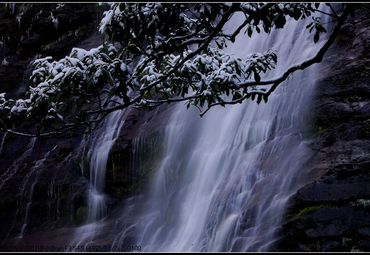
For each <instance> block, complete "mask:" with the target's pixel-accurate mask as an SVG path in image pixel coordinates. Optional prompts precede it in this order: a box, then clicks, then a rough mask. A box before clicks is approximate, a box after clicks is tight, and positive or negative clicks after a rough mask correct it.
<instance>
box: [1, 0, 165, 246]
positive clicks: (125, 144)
mask: <svg viewBox="0 0 370 255" xmlns="http://www.w3.org/2000/svg"><path fill="white" fill-rule="evenodd" d="M103 10H104V6H102V7H99V6H98V5H97V4H24V5H23V4H15V5H13V4H8V5H5V4H1V5H0V32H1V34H2V35H3V36H2V41H1V42H2V44H1V47H2V48H1V51H0V62H1V61H2V64H1V65H0V92H6V93H7V94H8V95H10V96H12V97H15V98H17V97H20V96H21V95H22V94H23V93H25V91H26V89H27V86H28V78H29V76H30V71H31V68H30V64H31V62H32V61H33V59H35V58H36V57H42V56H49V55H51V56H53V57H54V58H56V59H58V58H60V57H62V56H64V55H66V54H68V53H69V52H70V50H71V49H72V48H73V47H81V48H85V49H90V48H92V47H96V46H98V45H100V44H101V42H102V37H101V35H100V34H99V33H98V30H97V26H98V22H99V21H100V19H101V15H102V11H103ZM52 17H53V18H52ZM56 20H57V21H58V22H56ZM167 115H168V110H166V109H165V108H158V109H157V110H154V111H151V112H148V111H143V110H130V112H129V114H128V117H127V119H126V121H125V123H124V124H123V126H122V131H121V134H120V137H119V138H118V141H117V143H116V145H115V146H114V147H113V148H112V151H111V155H110V158H109V161H108V169H107V185H106V193H107V194H108V195H109V196H110V197H111V199H109V201H111V207H112V208H113V207H114V205H115V204H116V203H117V202H118V201H119V200H120V199H123V198H124V197H126V196H129V195H131V194H133V193H134V192H136V191H137V190H138V188H139V187H140V186H141V185H139V184H140V183H143V182H145V180H146V179H147V176H148V173H150V171H151V170H153V167H154V166H155V159H157V158H159V157H158V156H157V155H158V154H159V153H160V151H161V134H162V131H161V128H162V127H163V124H164V123H166V117H167ZM82 138H83V136H82V134H81V133H75V134H73V135H72V136H69V137H54V138H37V139H36V138H27V137H19V136H15V135H11V134H4V133H2V134H0V145H1V146H0V147H1V148H2V149H0V176H1V178H0V192H1V199H0V225H1V226H2V227H1V228H0V240H1V239H9V238H13V237H16V236H19V235H20V234H21V233H22V234H24V236H27V235H28V234H30V233H34V232H39V231H49V230H52V229H57V228H61V227H63V228H66V227H75V226H79V225H81V224H82V223H84V221H85V218H86V203H87V201H86V190H87V188H88V182H89V172H88V171H86V172H84V171H83V169H82V164H83V163H84V157H83V156H84V155H81V142H82ZM134 151H135V153H133V152H134ZM133 164H135V166H134V165H133ZM138 166H139V167H138ZM134 167H135V169H140V171H136V170H135V171H133V169H134ZM22 229H23V230H22ZM67 233H68V234H66V236H67V237H68V235H70V234H71V233H70V232H68V231H67ZM31 236H32V235H31ZM36 236H37V235H36Z"/></svg>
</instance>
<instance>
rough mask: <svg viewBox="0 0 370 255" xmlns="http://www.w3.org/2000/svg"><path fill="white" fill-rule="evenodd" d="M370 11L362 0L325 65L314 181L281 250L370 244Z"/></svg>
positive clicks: (295, 209)
mask: <svg viewBox="0 0 370 255" xmlns="http://www.w3.org/2000/svg"><path fill="white" fill-rule="evenodd" d="M359 6H360V5H358V7H359ZM369 14H370V6H369V5H368V4H363V5H362V7H361V8H359V9H358V10H357V11H356V14H355V16H354V17H353V18H351V19H350V20H349V21H348V22H347V23H346V25H345V26H344V27H343V29H342V32H341V34H340V36H339V38H338V39H337V41H336V43H335V45H334V47H333V48H332V49H331V50H330V52H329V53H328V55H327V56H326V58H325V59H324V61H323V64H322V65H321V66H322V70H321V72H320V74H319V75H320V79H319V80H318V86H317V92H316V93H317V95H316V97H315V100H314V102H313V108H314V109H313V110H314V112H315V124H314V126H315V130H314V131H313V134H312V135H313V143H312V148H313V150H314V151H315V152H316V155H315V157H314V160H313V162H312V165H311V166H310V167H311V172H310V174H311V181H309V182H308V183H307V184H306V185H305V186H304V187H303V188H301V189H300V190H299V191H298V192H297V194H296V195H294V197H293V198H292V199H291V206H290V208H289V209H288V211H287V213H286V217H285V224H284V226H283V228H282V230H281V235H282V240H281V243H280V244H279V245H278V249H279V250H289V251H369V250H370V68H369V66H370V18H369V17H370V16H369Z"/></svg>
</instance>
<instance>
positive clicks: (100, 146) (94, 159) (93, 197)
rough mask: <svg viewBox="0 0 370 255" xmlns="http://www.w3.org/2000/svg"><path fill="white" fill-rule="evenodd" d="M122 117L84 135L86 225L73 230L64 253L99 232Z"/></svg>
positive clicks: (120, 114)
mask: <svg viewBox="0 0 370 255" xmlns="http://www.w3.org/2000/svg"><path fill="white" fill-rule="evenodd" d="M125 113H126V111H124V110H119V111H115V112H112V113H110V114H109V115H108V116H107V117H106V119H105V120H104V121H103V123H102V125H101V126H100V128H98V129H96V130H95V131H94V132H93V133H92V134H90V135H87V136H86V137H85V138H84V139H83V141H82V143H81V145H82V150H81V151H82V154H84V155H85V160H86V161H87V162H86V163H87V166H88V168H89V171H90V172H89V178H90V182H89V188H88V194H87V222H86V223H87V224H85V225H83V226H81V227H80V228H77V229H76V231H75V233H74V236H73V237H72V240H71V243H70V245H69V246H68V248H67V249H66V250H68V251H76V247H78V246H80V244H86V243H89V242H90V240H92V239H94V237H95V235H96V234H97V233H99V231H100V225H99V221H100V220H102V219H103V218H104V217H105V216H106V214H107V205H106V195H105V193H104V185H105V173H106V167H107V162H108V157H109V153H110V150H111V149H112V147H113V145H114V142H115V141H116V139H117V138H118V136H119V133H120V131H121V128H122V125H123V123H124V122H125V116H126V115H125ZM83 165H85V164H83Z"/></svg>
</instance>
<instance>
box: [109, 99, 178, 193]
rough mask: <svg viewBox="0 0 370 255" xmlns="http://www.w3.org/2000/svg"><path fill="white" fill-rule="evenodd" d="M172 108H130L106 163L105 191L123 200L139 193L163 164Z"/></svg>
mask: <svg viewBox="0 0 370 255" xmlns="http://www.w3.org/2000/svg"><path fill="white" fill-rule="evenodd" d="M171 109H172V108H171V107H168V106H166V105H164V106H161V107H159V108H156V109H154V110H152V111H145V110H138V109H130V114H129V115H128V117H127V118H126V120H125V122H124V124H123V126H122V128H121V133H120V136H119V137H118V139H117V141H116V143H115V144H114V146H113V148H112V150H111V153H110V156H109V159H108V164H107V174H106V185H105V192H106V193H107V194H109V195H110V196H111V197H112V198H115V199H122V198H125V197H128V196H131V195H133V194H136V193H138V192H139V191H140V190H141V189H142V188H143V187H145V186H146V185H145V183H146V182H147V181H148V180H149V179H150V177H151V176H152V173H153V172H154V170H156V169H157V167H158V166H159V163H160V159H161V158H162V157H161V153H162V152H163V149H164V148H163V146H164V140H163V139H164V128H165V126H166V124H167V123H168V117H169V116H170V113H171Z"/></svg>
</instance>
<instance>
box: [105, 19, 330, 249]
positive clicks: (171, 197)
mask: <svg viewBox="0 0 370 255" xmlns="http://www.w3.org/2000/svg"><path fill="white" fill-rule="evenodd" d="M242 19H243V17H242V16H239V15H235V16H234V17H233V18H232V19H231V20H230V21H229V22H228V24H227V28H226V29H227V30H229V32H230V31H233V30H234V29H235V28H237V27H238V26H239V25H240V24H241V23H242ZM322 19H324V18H322ZM306 25H307V23H306V22H304V21H303V22H296V21H288V23H287V25H286V28H284V30H275V31H272V33H271V34H269V35H267V34H264V33H261V34H256V35H253V36H252V38H249V37H247V36H246V35H244V34H241V35H239V36H238V38H237V40H236V41H235V43H233V44H231V43H230V44H229V45H228V47H227V49H226V50H227V51H228V53H233V54H236V55H238V56H240V57H246V56H248V54H250V53H253V52H263V51H265V50H267V49H274V50H277V52H278V65H277V69H276V70H275V71H274V73H273V74H272V75H271V77H275V76H279V75H280V74H282V72H284V70H285V69H286V68H287V67H289V66H290V65H292V64H296V63H299V62H301V61H303V60H305V59H307V58H308V57H311V56H313V55H314V54H315V53H316V51H317V50H318V49H319V47H320V45H322V43H323V40H320V42H318V43H317V44H314V43H313V34H310V33H308V30H306V29H305V26H306ZM318 68H319V66H318V65H315V66H312V67H310V68H308V69H307V70H305V71H303V72H297V73H295V74H293V75H292V76H291V77H290V79H288V80H287V81H286V82H285V83H284V84H282V85H281V86H280V87H279V88H278V89H277V90H276V91H275V92H274V93H273V94H272V95H271V97H270V98H269V102H268V103H261V104H259V105H258V104H257V103H256V102H247V103H244V104H242V105H235V106H228V107H226V108H222V107H219V108H213V109H212V110H211V111H209V112H208V113H207V114H206V116H205V117H203V118H200V117H199V116H198V114H197V112H196V111H195V110H187V109H186V107H185V106H184V105H183V104H179V105H177V106H176V109H175V111H174V114H173V116H172V118H171V120H170V121H169V124H168V127H167V129H166V135H165V137H166V140H165V144H166V151H165V153H164V157H163V159H162V163H161V166H160V168H159V169H158V171H157V172H156V175H155V177H154V178H153V181H152V184H151V186H150V187H149V188H148V191H147V192H146V194H144V195H142V196H140V197H137V198H132V199H131V200H130V201H133V202H134V203H135V206H134V207H135V208H136V209H135V208H134V209H133V208H132V206H130V207H129V209H127V210H126V211H125V212H123V213H122V218H121V220H122V221H123V222H124V224H123V225H124V226H125V227H124V229H122V232H121V233H120V234H119V235H117V236H116V239H115V240H114V242H113V246H112V248H113V249H119V247H121V246H122V245H124V244H127V242H128V240H132V237H133V236H134V237H135V240H136V243H137V244H140V245H141V246H142V247H143V250H144V251H266V250H269V249H271V247H272V245H273V244H274V242H275V241H276V238H277V236H276V233H277V230H278V229H279V227H280V223H281V220H282V217H283V214H284V211H285V208H286V206H287V202H288V200H289V198H290V197H291V195H292V194H294V193H295V192H296V191H297V190H298V189H299V187H301V186H302V185H303V184H304V182H305V178H307V177H306V175H305V169H306V168H307V167H306V165H307V164H308V163H309V160H310V158H311V156H312V152H311V151H310V149H309V148H308V143H309V141H307V140H306V139H305V138H304V134H303V130H305V129H306V128H307V127H308V126H309V125H310V123H309V117H310V108H309V106H310V102H311V100H312V97H313V96H314V89H315V74H316V73H317V72H318ZM117 247H118V248H117Z"/></svg>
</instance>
